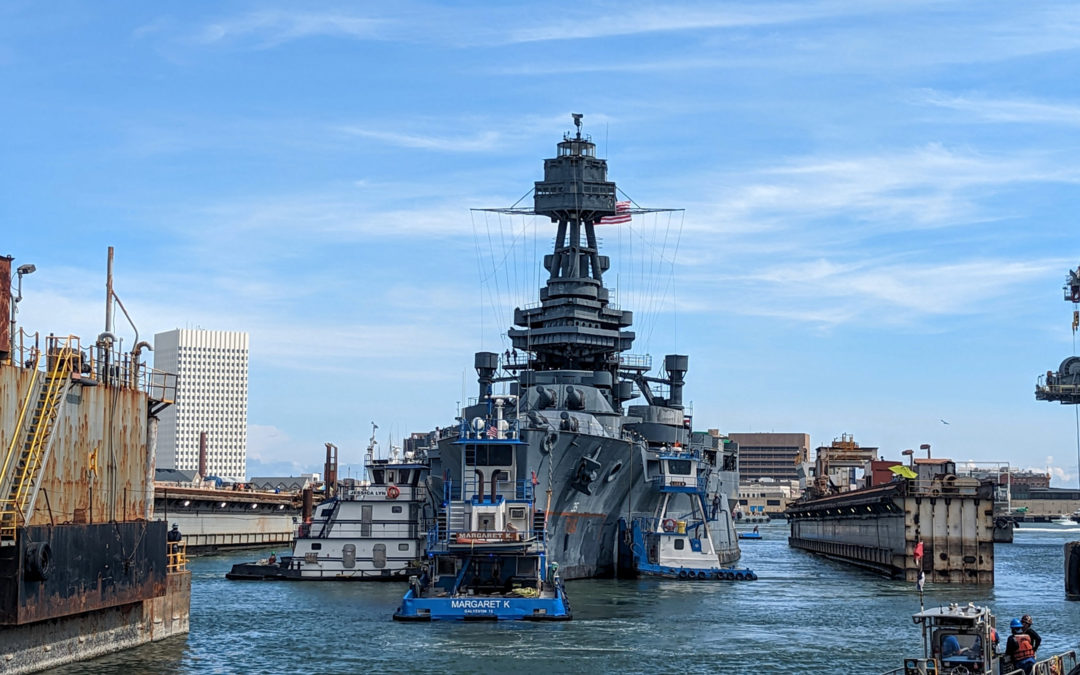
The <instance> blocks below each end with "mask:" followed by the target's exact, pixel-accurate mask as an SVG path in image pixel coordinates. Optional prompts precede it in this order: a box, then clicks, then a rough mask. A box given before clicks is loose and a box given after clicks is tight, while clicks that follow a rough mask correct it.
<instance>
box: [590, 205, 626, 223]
mask: <svg viewBox="0 0 1080 675" xmlns="http://www.w3.org/2000/svg"><path fill="white" fill-rule="evenodd" d="M629 222H630V202H615V215H613V216H604V217H603V218H601V219H600V222H598V223H597V225H618V224H620V223H629Z"/></svg>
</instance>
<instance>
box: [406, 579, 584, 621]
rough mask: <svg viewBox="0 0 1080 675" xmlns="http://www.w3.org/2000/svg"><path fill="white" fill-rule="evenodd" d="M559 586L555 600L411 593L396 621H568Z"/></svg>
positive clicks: (567, 606) (570, 615)
mask: <svg viewBox="0 0 1080 675" xmlns="http://www.w3.org/2000/svg"><path fill="white" fill-rule="evenodd" d="M572 618H573V615H572V614H571V612H570V603H569V602H567V600H566V596H565V595H564V594H563V592H562V588H561V586H560V588H559V593H558V595H557V596H556V597H554V598H468V597H466V598H418V597H416V596H415V594H414V593H413V591H412V590H409V592H408V593H406V594H405V597H404V598H402V601H401V607H400V608H399V609H398V611H396V612H394V621H569V620H570V619H572Z"/></svg>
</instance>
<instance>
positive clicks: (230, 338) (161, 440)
mask: <svg viewBox="0 0 1080 675" xmlns="http://www.w3.org/2000/svg"><path fill="white" fill-rule="evenodd" d="M154 366H155V367H156V368H157V369H159V370H160V369H165V370H166V371H167V372H172V373H176V374H177V377H178V384H177V390H176V404H175V405H173V406H171V407H169V408H167V409H166V410H165V411H164V412H163V413H162V414H161V424H160V427H159V430H158V452H157V466H158V467H160V468H166V469H179V470H182V471H183V470H198V468H199V434H200V432H204V431H205V432H206V435H207V458H206V459H207V473H208V475H211V476H218V477H220V478H232V479H237V480H243V479H244V477H245V476H246V475H247V398H248V334H247V333H243V332H234V331H216V330H202V329H187V328H180V329H176V330H172V331H168V332H165V333H158V334H157V335H155V336H154Z"/></svg>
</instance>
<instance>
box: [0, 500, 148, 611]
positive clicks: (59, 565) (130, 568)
mask: <svg viewBox="0 0 1080 675" xmlns="http://www.w3.org/2000/svg"><path fill="white" fill-rule="evenodd" d="M32 544H36V545H38V546H41V545H44V544H47V545H48V546H49V548H50V550H51V565H50V566H49V573H48V574H47V575H44V576H45V577H46V578H44V579H42V578H41V576H42V575H35V574H34V573H33V571H32V570H31V568H30V567H29V562H28V561H29V559H30V557H31V556H30V555H28V554H27V551H28V549H29V548H30V547H31V545H32ZM3 548H4V549H5V550H4V551H3V552H2V553H0V581H2V582H3V583H2V584H0V586H2V590H0V595H2V596H3V601H2V602H0V624H3V625H16V624H27V623H33V622H37V621H45V620H47V619H55V618H57V617H62V616H70V615H72V614H81V613H83V612H91V611H95V610H99V609H102V608H105V607H116V606H118V605H125V604H131V603H134V602H139V601H142V600H149V599H150V598H156V597H160V596H163V595H165V590H166V586H165V583H166V560H165V523H163V522H160V521H150V522H147V521H142V522H132V523H101V524H97V525H74V524H70V525H61V526H57V527H48V526H39V527H28V528H22V529H20V530H19V536H18V540H17V542H16V545H15V546H5V547H3Z"/></svg>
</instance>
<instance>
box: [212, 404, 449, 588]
mask: <svg viewBox="0 0 1080 675" xmlns="http://www.w3.org/2000/svg"><path fill="white" fill-rule="evenodd" d="M373 426H374V425H373ZM377 445H378V444H377V441H376V440H375V431H374V429H372V434H371V440H370V441H369V443H368V449H367V456H366V460H365V467H366V470H367V480H364V481H361V482H359V483H357V484H355V485H353V486H351V487H345V488H343V489H342V490H340V493H339V494H337V495H333V496H331V497H330V498H329V499H327V500H326V501H324V502H323V503H321V504H319V505H318V507H316V508H315V511H314V513H313V514H312V516H311V517H310V518H305V522H304V523H302V524H301V525H300V527H299V530H298V531H297V535H296V539H295V541H294V542H293V550H292V552H291V554H289V555H285V556H282V557H281V559H280V560H277V559H274V558H271V559H266V560H260V561H258V562H254V563H240V564H237V565H234V566H233V568H232V571H230V572H229V573H228V574H226V575H225V576H226V578H228V579H237V580H241V579H298V580H300V579H303V580H306V579H331V580H341V579H355V580H398V581H402V580H405V579H407V578H408V577H409V575H410V574H415V573H416V572H417V570H418V562H419V560H420V559H421V558H422V557H423V555H424V545H425V543H426V537H427V530H428V527H429V526H430V524H431V523H432V520H433V515H434V507H433V504H432V503H431V502H430V500H429V499H428V494H429V493H428V489H427V476H428V464H427V461H426V456H424V452H423V450H420V451H417V452H406V453H402V452H401V451H400V449H399V448H397V447H392V448H391V451H390V456H389V457H388V458H381V459H377V458H376V454H377V452H376V448H377Z"/></svg>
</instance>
